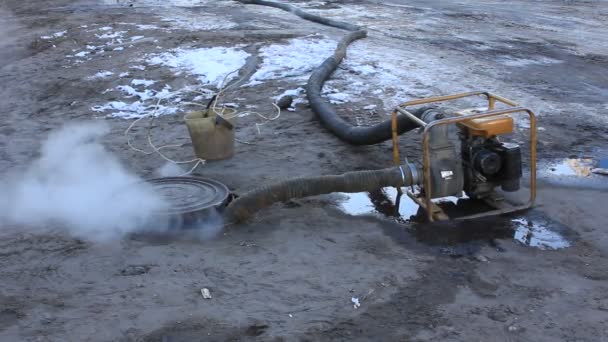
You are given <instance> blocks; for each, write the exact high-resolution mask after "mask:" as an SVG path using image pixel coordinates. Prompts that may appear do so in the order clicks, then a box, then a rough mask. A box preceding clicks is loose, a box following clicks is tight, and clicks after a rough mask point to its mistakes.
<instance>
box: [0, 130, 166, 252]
mask: <svg viewBox="0 0 608 342" xmlns="http://www.w3.org/2000/svg"><path fill="white" fill-rule="evenodd" d="M108 132H109V127H108V126H107V125H106V124H104V123H86V124H71V125H66V126H65V127H63V128H62V129H60V130H58V131H56V132H52V133H51V134H50V135H49V137H48V139H47V140H46V141H45V142H44V144H43V146H42V151H41V156H40V157H39V158H38V159H37V160H35V161H34V162H33V163H32V165H30V166H29V167H28V169H27V170H26V171H25V173H23V174H21V175H13V176H10V177H8V179H7V180H6V182H5V183H6V184H5V185H4V186H1V188H3V189H0V191H1V193H2V194H3V195H2V197H3V198H2V199H1V200H0V220H2V221H6V222H8V223H12V224H20V225H27V226H33V227H47V226H51V227H65V228H67V229H68V230H69V231H70V232H71V233H72V234H74V235H76V236H78V237H82V238H86V239H89V240H109V239H113V238H119V237H121V236H123V235H124V234H127V233H130V232H133V231H135V230H137V229H138V228H142V226H143V225H145V224H146V223H148V222H150V219H151V215H152V214H153V213H154V212H155V211H159V210H162V209H163V208H165V205H166V204H165V203H164V201H163V198H162V196H160V195H158V194H156V193H155V192H154V191H153V189H152V187H151V186H150V185H149V184H146V183H142V179H141V178H139V177H138V176H136V175H135V174H133V173H131V172H129V171H127V170H126V169H125V168H124V167H123V166H122V165H121V163H120V162H119V160H118V159H117V158H116V157H115V156H113V155H112V154H111V153H110V152H108V151H107V150H106V149H105V148H104V147H103V145H102V144H101V142H100V138H102V137H103V136H104V135H106V134H107V133H108ZM146 228H148V229H149V228H150V227H146ZM158 228H161V227H158ZM162 228H164V227H162Z"/></svg>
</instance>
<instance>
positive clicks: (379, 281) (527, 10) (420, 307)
mask: <svg viewBox="0 0 608 342" xmlns="http://www.w3.org/2000/svg"><path fill="white" fill-rule="evenodd" d="M159 3H162V4H164V5H165V6H162V7H161V6H157V5H158V4H159ZM168 3H170V2H169V1H166V2H163V1H157V2H155V1H134V2H123V1H118V0H117V1H114V0H112V1H110V0H107V1H101V0H99V1H93V0H83V1H75V0H45V1H42V0H40V1H23V0H19V1H14V0H4V1H2V4H1V5H0V25H2V32H1V33H0V38H1V39H0V61H1V62H2V65H1V66H0V84H1V85H0V98H1V99H2V100H1V101H0V114H1V117H2V121H1V122H0V146H1V148H0V171H1V172H2V173H9V172H18V171H19V170H22V169H23V168H24V167H25V166H26V165H27V164H28V163H29V162H30V161H31V160H32V159H34V158H35V157H36V156H37V155H38V153H39V152H38V151H39V148H40V142H41V140H43V139H44V137H45V136H46V134H47V133H48V132H49V131H51V130H54V129H57V128H59V127H60V126H61V125H63V124H64V123H66V122H72V121H86V120H104V121H107V122H108V123H109V124H110V125H111V127H112V133H111V134H110V135H109V136H108V137H107V139H106V141H105V142H106V146H107V147H108V149H110V150H111V151H113V152H114V153H116V154H117V155H119V156H120V158H121V159H122V160H123V161H124V163H125V164H126V165H128V166H129V167H130V168H131V169H133V170H134V171H135V172H137V173H138V174H140V175H142V176H144V177H152V176H154V175H155V173H156V171H157V170H158V169H159V168H160V167H162V166H163V165H164V161H163V160H162V159H161V158H159V157H157V156H153V155H148V156H146V155H142V154H140V153H137V152H135V151H133V150H131V149H129V148H128V146H127V145H126V140H125V138H124V135H123V132H124V130H125V129H126V128H127V127H128V126H129V124H130V123H131V122H132V119H131V120H126V119H124V118H120V117H113V116H112V113H111V112H99V111H94V110H93V108H94V107H95V106H100V105H104V104H106V103H109V102H111V101H133V98H128V97H126V96H125V95H124V94H123V93H121V92H120V91H117V90H116V87H117V86H120V85H124V84H129V82H131V80H133V79H147V80H154V81H155V82H156V83H155V84H154V85H152V86H151V89H153V90H155V91H160V90H161V89H163V87H164V86H165V85H170V86H171V89H172V90H177V89H182V90H183V89H186V90H184V91H182V92H181V93H180V98H181V103H180V102H179V101H174V102H172V105H173V106H174V107H175V108H177V109H178V111H177V113H176V114H172V115H163V116H160V117H159V119H158V120H157V122H156V126H155V136H156V138H157V139H158V140H159V141H163V142H167V143H178V144H184V145H183V146H182V148H178V149H174V150H172V151H171V155H172V156H173V157H175V158H177V159H191V158H192V150H191V147H190V145H188V143H189V138H188V134H187V130H186V127H185V125H184V124H183V121H182V120H181V117H182V116H183V114H184V112H185V111H187V110H188V109H192V107H191V105H188V104H185V103H186V102H188V101H194V102H197V101H202V100H199V99H197V98H196V96H197V95H198V94H199V93H197V92H195V91H193V89H196V87H197V82H198V81H197V77H196V76H193V75H190V74H188V73H178V72H175V70H172V69H171V68H169V67H166V66H159V65H153V64H150V63H147V61H148V60H149V57H150V56H153V55H154V54H159V53H163V52H167V51H171V49H175V48H184V49H185V48H205V47H214V46H223V47H234V46H239V47H240V48H241V49H242V50H244V51H246V52H248V54H249V57H248V58H247V62H246V64H245V66H244V67H243V68H242V69H241V70H240V72H239V76H240V77H243V78H244V79H248V78H249V77H251V75H252V74H253V73H254V72H255V71H256V70H259V68H260V67H261V65H262V64H263V56H261V51H263V48H264V47H265V46H268V45H271V44H279V45H280V44H284V43H287V41H288V40H289V39H292V38H303V39H304V38H306V39H313V40H317V39H321V38H319V36H316V34H321V35H323V38H322V39H326V40H329V41H336V40H337V39H339V38H340V37H341V35H342V34H343V32H340V31H339V30H335V29H331V28H327V27H323V26H319V25H317V24H313V23H309V22H306V21H303V20H301V19H299V18H296V17H294V16H292V15H290V14H288V13H284V12H281V11H279V10H275V9H268V8H263V7H259V6H253V5H242V4H238V3H235V2H230V1H200V2H199V1H173V2H172V3H175V4H177V5H180V6H179V7H176V6H171V5H168ZM294 3H296V4H298V5H302V6H306V7H308V9H309V10H310V11H311V12H314V13H319V14H322V15H325V16H328V17H332V18H336V19H341V20H346V21H350V22H353V23H357V24H361V25H367V26H368V27H369V29H370V37H369V38H368V39H367V40H365V41H361V42H357V43H355V44H353V46H352V47H351V49H350V50H349V51H350V52H349V56H350V61H347V62H346V64H345V65H344V66H343V67H342V68H341V69H340V70H339V71H338V72H337V73H336V75H335V77H334V79H333V80H332V81H331V82H330V83H329V84H328V85H329V86H330V87H331V88H332V89H334V90H335V91H334V93H336V94H340V91H341V90H343V89H346V90H348V91H353V92H352V93H351V94H350V95H351V96H350V97H349V98H348V100H347V101H343V102H342V103H338V104H336V105H337V107H338V108H339V111H340V114H341V115H343V116H344V117H345V118H347V119H348V120H351V121H352V122H354V123H358V124H369V123H374V122H378V121H380V120H383V119H385V118H386V117H385V114H386V113H387V110H388V109H390V106H392V105H394V104H395V101H397V100H407V99H410V98H419V97H424V96H429V95H442V94H448V93H452V92H457V91H466V90H473V89H488V90H491V91H493V92H495V93H498V94H501V95H504V96H505V97H508V98H512V99H515V100H517V101H519V102H520V103H522V104H525V105H528V106H530V107H532V108H533V109H534V110H535V111H537V112H538V114H539V126H540V127H541V129H540V130H539V151H538V152H539V162H540V168H541V171H542V172H541V173H540V176H541V179H540V186H539V200H538V206H537V207H536V208H535V209H533V210H531V211H529V212H527V213H525V214H522V215H518V216H517V217H516V218H523V219H524V220H528V221H530V222H535V223H539V222H540V223H539V224H542V225H543V226H544V227H546V228H547V229H549V230H550V231H552V232H554V233H557V234H559V236H561V237H562V238H563V239H565V241H567V242H568V244H569V246H568V247H567V248H560V249H555V250H552V249H550V248H537V247H532V246H529V245H526V244H525V243H521V242H520V241H518V240H515V239H513V237H514V235H515V236H516V234H517V229H516V228H514V223H513V221H512V220H513V219H514V217H498V218H491V219H484V220H479V221H472V222H460V223H454V222H452V223H447V224H437V225H428V224H414V223H411V222H403V220H398V221H396V220H394V219H392V218H387V217H385V216H383V215H382V214H381V212H382V210H381V209H378V210H377V211H378V212H379V213H372V214H369V215H358V216H356V215H349V214H348V213H345V212H344V211H342V210H340V205H339V203H337V202H336V199H335V197H334V196H320V197H316V198H311V199H304V200H297V201H293V202H291V203H288V204H284V205H276V206H274V207H272V208H269V209H267V210H264V211H262V212H260V213H259V214H258V215H257V216H256V217H255V218H254V219H253V220H252V221H251V222H248V223H247V224H243V225H239V226H232V227H229V228H227V229H225V230H224V231H223V232H222V234H221V235H220V236H218V237H216V238H214V239H211V240H201V239H197V238H195V237H189V236H184V237H182V238H164V239H147V238H141V237H138V238H136V237H125V238H124V239H122V240H118V241H111V242H104V243H100V242H96V241H89V240H86V239H77V238H74V237H72V236H70V235H69V234H67V233H66V232H65V231H64V230H63V229H62V227H55V226H54V227H46V228H44V229H42V230H41V229H40V228H36V229H34V228H32V227H23V226H3V227H2V229H1V230H0V340H2V341H226V340H229V341H230V340H232V341H241V340H243V341H248V340H259V341H294V340H309V341H325V340H337V341H339V340H348V341H351V340H384V341H392V340H399V341H608V282H607V281H608V235H607V234H606V231H605V223H606V222H607V220H606V218H607V215H606V213H605V211H604V210H605V209H604V203H606V202H604V201H608V194H607V193H606V192H605V191H606V186H605V180H604V179H602V178H601V176H594V177H590V178H589V179H580V178H578V177H570V178H568V177H558V176H555V175H552V174H551V173H550V172H546V170H547V166H546V165H548V164H550V163H551V162H553V161H555V160H556V159H557V160H560V159H561V158H566V157H570V156H572V157H583V156H588V157H592V158H600V157H603V156H605V153H606V151H607V147H608V143H607V142H606V138H605V135H606V133H607V130H606V117H605V112H606V110H608V102H607V98H608V78H607V77H608V76H607V74H606V69H607V67H608V30H607V29H606V25H605V23H606V21H607V20H608V5H607V4H606V2H605V1H599V0H598V1H557V0H542V1H534V2H530V1H510V2H508V3H506V2H495V1H487V0H483V1H460V2H446V1H439V0H436V1H422V0H411V1H400V0H393V1H391V2H384V1H326V2H323V3H321V2H319V3H317V2H308V1H298V2H295V1H294ZM137 25H140V26H137ZM141 25H149V26H141ZM197 25H199V26H197ZM205 25H206V26H205ZM106 27H107V28H108V29H105V28H106ZM64 31H65V32H64ZM120 31H124V33H123V40H122V42H120V41H117V40H112V39H109V40H108V39H105V38H100V37H101V36H103V34H109V33H116V32H120ZM61 32H64V33H61ZM58 33H61V34H58ZM54 34H55V36H53V35H54ZM310 35H314V36H310ZM139 36H143V37H139ZM44 37H46V38H44ZM104 39H105V40H104ZM87 46H90V47H91V48H88V47H87ZM81 52H86V53H82V54H80V55H81V56H82V57H77V55H79V53H81ZM329 54H331V49H328V50H327V52H326V55H329ZM68 56H70V57H68ZM323 57H324V56H320V58H323ZM349 63H350V64H349ZM357 63H359V64H357ZM391 63H392V64H391ZM139 65H145V66H146V67H145V69H144V70H141V68H134V67H136V66H139ZM361 65H363V66H367V67H370V68H373V70H375V72H370V73H367V72H364V71H365V70H369V69H366V68H363V67H361ZM387 65H388V66H387ZM395 65H397V66H398V68H392V67H391V66H395ZM386 68H388V69H386ZM386 70H392V73H391V74H393V75H395V77H397V80H399V82H394V81H395V80H393V79H389V81H390V82H392V83H391V84H388V85H387V84H386V83H382V82H381V81H379V80H380V79H382V77H385V76H383V75H386V74H387V72H385V71H386ZM102 71H110V72H112V73H113V74H112V75H110V76H109V77H105V76H104V77H101V76H100V77H95V76H94V75H95V74H97V73H99V72H102ZM127 72H128V73H129V75H125V76H119V74H122V73H127ZM306 75H307V71H306V70H305V71H304V72H303V75H299V76H304V77H279V78H277V79H269V80H265V81H264V82H262V83H261V84H258V85H253V86H248V87H235V88H234V89H233V90H232V92H231V93H230V95H229V98H228V99H226V101H227V102H233V103H236V105H238V107H239V109H240V110H244V109H252V110H256V111H258V112H260V113H264V115H266V116H272V115H274V108H273V106H272V104H271V102H272V99H271V98H272V97H274V96H277V95H279V94H281V93H282V92H283V91H285V90H288V89H295V88H297V87H299V86H302V85H303V84H304V83H305V81H306ZM356 82H360V83H361V84H359V85H357V86H360V87H361V88H360V89H359V91H358V92H356V91H354V90H353V89H355V88H353V84H355V83H356ZM356 84H358V83H356ZM366 87H367V88H366ZM207 88H210V87H207ZM210 89H211V88H210ZM361 89H364V90H362V91H361ZM199 90H200V89H199ZM355 90H356V89H355ZM374 91H376V92H375V93H374ZM330 93H331V92H330ZM330 95H331V94H330ZM153 102H154V100H151V101H148V103H147V105H151V104H153ZM338 102H340V101H338ZM166 105H168V104H166ZM370 105H372V106H371V107H370ZM365 108H366V109H365ZM148 110H150V109H149V108H148ZM264 122H265V121H264V120H262V119H261V118H260V117H259V116H257V115H248V116H244V117H242V118H239V123H238V130H237V138H238V139H239V140H240V141H242V142H247V144H245V143H239V144H237V153H236V155H235V156H234V157H233V158H232V159H229V160H225V161H219V162H210V163H208V164H207V165H204V166H202V167H200V168H199V169H197V172H198V173H200V174H202V175H204V176H207V177H210V178H214V179H218V180H221V181H222V182H224V183H226V184H227V185H228V186H229V187H230V189H231V190H232V191H234V192H236V193H240V192H244V191H247V190H248V189H250V188H252V187H254V186H256V185H259V184H262V183H266V182H270V181H273V180H276V179H278V178H285V177H293V176H303V175H319V174H334V173H342V172H346V171H350V170H361V169H374V168H382V167H385V166H387V165H390V164H391V153H390V143H388V142H387V143H383V144H379V145H375V146H367V147H352V146H347V145H345V144H344V143H342V142H341V141H339V140H338V139H336V138H334V137H333V136H332V135H331V134H329V133H328V132H327V131H326V130H324V129H323V127H322V126H321V125H320V124H319V123H318V122H317V120H316V119H315V117H314V115H313V113H312V112H311V111H310V110H309V109H308V108H307V106H306V104H305V103H301V104H298V105H297V106H296V109H295V111H283V112H282V113H281V116H280V117H279V118H278V119H276V120H273V121H270V122H265V123H264ZM256 123H258V124H259V123H264V125H262V126H256ZM517 127H518V130H517V132H516V134H515V135H514V137H513V139H514V140H516V141H520V142H524V140H525V138H524V136H525V134H527V133H528V127H529V126H528V125H527V122H526V121H525V120H518V122H517ZM144 133H145V132H144V130H143V129H141V128H139V129H137V130H136V132H135V139H136V140H137V141H138V142H139V143H143V142H144V139H145V135H144ZM410 134H411V135H412V136H411V137H410V136H404V137H403V138H402V146H401V147H402V150H403V151H406V150H407V151H408V155H409V156H410V157H411V158H415V157H417V156H418V153H417V152H416V148H417V144H418V141H419V140H418V139H419V137H418V136H417V135H416V134H415V133H410ZM528 243H529V241H528ZM529 244H530V243H529ZM541 247H542V246H541ZM203 288H208V289H209V290H210V292H211V295H212V299H204V298H203V297H202V295H201V289H203ZM352 298H357V299H358V300H359V302H360V304H361V306H360V307H359V308H354V307H353V302H352Z"/></svg>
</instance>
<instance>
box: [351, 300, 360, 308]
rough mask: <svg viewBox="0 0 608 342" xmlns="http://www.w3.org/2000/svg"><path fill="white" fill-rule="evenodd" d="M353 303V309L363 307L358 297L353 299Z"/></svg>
mask: <svg viewBox="0 0 608 342" xmlns="http://www.w3.org/2000/svg"><path fill="white" fill-rule="evenodd" d="M350 300H351V302H353V308H355V309H358V308H359V307H360V306H361V303H360V302H359V298H357V297H352V298H351V299H350Z"/></svg>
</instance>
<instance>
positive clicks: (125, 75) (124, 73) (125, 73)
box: [118, 72, 130, 78]
mask: <svg viewBox="0 0 608 342" xmlns="http://www.w3.org/2000/svg"><path fill="white" fill-rule="evenodd" d="M129 75H130V74H129V73H128V72H121V73H120V74H119V75H118V77H120V78H123V77H128V76H129Z"/></svg>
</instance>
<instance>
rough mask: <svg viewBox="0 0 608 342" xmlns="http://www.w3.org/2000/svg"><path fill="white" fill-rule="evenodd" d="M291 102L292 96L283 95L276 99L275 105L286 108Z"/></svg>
mask: <svg viewBox="0 0 608 342" xmlns="http://www.w3.org/2000/svg"><path fill="white" fill-rule="evenodd" d="M292 103H293V97H292V96H290V95H285V96H283V97H281V98H280V99H278V100H277V106H279V108H281V109H287V108H289V107H291V104H292Z"/></svg>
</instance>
